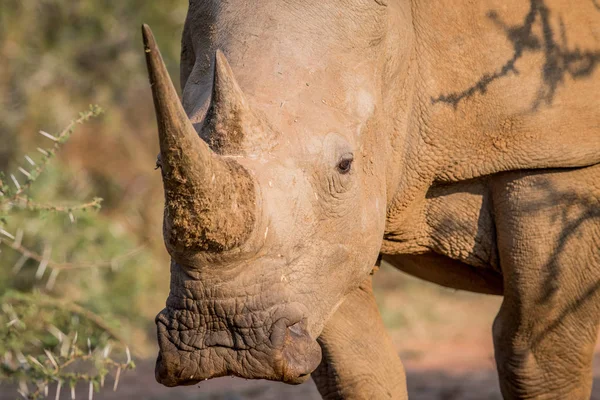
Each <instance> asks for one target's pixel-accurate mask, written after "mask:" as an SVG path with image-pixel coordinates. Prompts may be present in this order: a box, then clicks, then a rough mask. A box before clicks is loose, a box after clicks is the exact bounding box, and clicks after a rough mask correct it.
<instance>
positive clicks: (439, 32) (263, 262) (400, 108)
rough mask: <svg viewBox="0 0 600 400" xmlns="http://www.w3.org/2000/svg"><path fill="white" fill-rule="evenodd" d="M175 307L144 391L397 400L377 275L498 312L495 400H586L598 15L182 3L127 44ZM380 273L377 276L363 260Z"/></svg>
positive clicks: (592, 295) (287, 1) (480, 7)
mask: <svg viewBox="0 0 600 400" xmlns="http://www.w3.org/2000/svg"><path fill="white" fill-rule="evenodd" d="M143 34H144V40H145V45H146V54H147V60H148V68H149V73H150V81H151V84H152V90H153V94H154V101H155V106H156V112H157V119H158V127H159V137H160V150H161V155H160V158H159V166H161V167H162V177H163V183H164V188H165V201H166V203H165V215H164V236H165V243H166V246H167V249H168V251H169V253H170V255H171V257H172V264H171V293H170V295H169V298H168V300H167V305H166V308H165V309H164V310H163V311H162V312H161V313H160V314H159V315H158V316H157V319H156V323H157V326H158V340H159V344H160V353H159V357H158V361H157V366H156V376H157V379H158V381H159V382H161V383H163V384H165V385H168V386H175V385H185V384H194V383H196V382H198V381H201V380H204V379H208V378H212V377H217V376H223V375H236V376H241V377H245V378H264V379H271V380H280V381H284V382H288V383H299V382H303V381H305V380H306V379H308V378H309V377H310V376H311V374H312V376H313V378H314V379H315V381H316V383H317V386H318V388H319V390H320V392H321V393H322V395H323V396H324V397H325V398H331V399H338V398H344V399H359V398H360V399H384V398H395V399H405V398H406V397H407V395H406V385H405V376H404V371H403V367H402V365H401V363H400V360H399V359H398V358H397V356H396V354H395V351H394V348H393V346H392V344H391V342H390V340H389V338H388V337H387V336H386V333H385V330H384V327H383V324H382V321H381V318H380V316H379V313H378V311H377V307H376V305H375V302H374V299H373V294H372V289H371V280H370V275H371V274H372V273H373V272H374V270H376V265H377V263H378V260H380V259H381V257H383V259H385V260H387V261H389V262H390V263H392V264H393V265H394V266H396V267H398V268H399V269H401V270H403V271H406V272H408V273H410V274H413V275H415V276H418V277H421V278H423V279H426V280H429V281H432V282H436V283H438V284H441V285H445V286H449V287H452V288H456V289H462V290H470V291H476V292H481V293H489V294H499V295H503V296H504V301H503V304H502V307H501V309H500V312H499V314H498V316H497V318H496V321H495V323H494V329H493V334H494V343H495V350H496V360H497V365H498V372H499V374H500V382H501V390H502V393H503V395H504V397H505V398H507V399H572V400H579V399H581V400H582V399H587V398H589V396H590V390H591V364H592V354H593V348H594V344H595V341H596V335H597V330H598V323H599V317H600V292H599V288H600V251H599V244H600V222H599V221H598V217H599V216H600V208H599V207H598V202H599V201H600V166H594V165H595V164H597V163H599V162H600V99H599V96H600V72H599V70H600V68H598V64H599V63H600V50H599V49H600V6H599V5H598V3H596V2H595V1H593V0H579V1H566V0H530V1H525V0H508V1H500V0H482V1H461V2H459V1H451V0H437V1H433V0H411V1H409V0H339V1H330V0H280V1H274V0H262V1H242V0H229V1H218V0H191V1H190V8H189V13H188V16H187V20H186V23H185V28H184V33H183V41H182V57H181V84H182V89H183V100H182V102H180V100H179V98H178V96H177V94H176V91H175V89H174V87H173V85H172V83H171V80H170V78H169V76H168V74H167V72H166V69H165V67H164V64H163V62H162V59H161V57H160V53H159V51H158V49H157V47H156V43H155V41H154V38H153V37H152V34H151V32H150V30H149V28H148V27H147V26H145V27H144V28H143ZM380 256H381V257H380Z"/></svg>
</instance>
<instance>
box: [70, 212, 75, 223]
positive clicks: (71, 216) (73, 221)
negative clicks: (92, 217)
mask: <svg viewBox="0 0 600 400" xmlns="http://www.w3.org/2000/svg"><path fill="white" fill-rule="evenodd" d="M69 219H70V220H71V223H72V224H74V223H75V217H74V216H73V213H72V212H70V213H69Z"/></svg>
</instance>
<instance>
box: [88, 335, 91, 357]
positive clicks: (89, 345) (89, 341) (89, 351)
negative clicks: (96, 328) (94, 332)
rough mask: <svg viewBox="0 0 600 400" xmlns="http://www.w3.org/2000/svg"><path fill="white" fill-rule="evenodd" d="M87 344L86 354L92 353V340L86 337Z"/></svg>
mask: <svg viewBox="0 0 600 400" xmlns="http://www.w3.org/2000/svg"><path fill="white" fill-rule="evenodd" d="M87 346H88V355H90V356H91V355H92V341H91V340H90V338H89V337H88V338H87Z"/></svg>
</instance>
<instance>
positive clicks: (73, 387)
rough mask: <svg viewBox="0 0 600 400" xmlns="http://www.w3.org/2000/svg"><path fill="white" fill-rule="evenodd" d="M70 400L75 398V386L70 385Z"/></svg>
mask: <svg viewBox="0 0 600 400" xmlns="http://www.w3.org/2000/svg"><path fill="white" fill-rule="evenodd" d="M71 400H75V386H71Z"/></svg>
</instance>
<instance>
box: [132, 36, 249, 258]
mask: <svg viewBox="0 0 600 400" xmlns="http://www.w3.org/2000/svg"><path fill="white" fill-rule="evenodd" d="M142 35H143V38H144V46H145V52H146V63H147V66H148V75H149V78H150V85H151V87H152V95H153V97H154V107H155V109H156V120H157V123H158V136H159V142H160V153H161V156H160V159H161V160H160V166H161V169H162V177H163V185H164V190H165V217H164V235H165V243H166V245H167V249H168V250H169V252H170V253H171V256H173V257H174V258H175V259H176V260H178V261H183V260H185V259H189V258H193V256H194V255H195V254H197V253H198V252H200V251H208V252H221V251H226V250H231V249H233V248H235V247H238V246H241V245H242V244H243V243H244V242H245V241H246V240H247V239H248V237H249V236H250V233H251V232H252V230H253V227H254V224H255V219H256V207H257V205H256V203H257V202H256V190H255V187H254V181H253V179H252V178H251V176H250V175H249V174H248V172H247V171H246V170H245V169H244V168H243V167H242V166H241V165H239V164H238V163H237V162H235V161H233V160H226V159H223V158H222V157H221V156H219V155H217V154H215V153H214V152H213V151H212V150H211V149H210V148H209V147H208V145H207V144H206V143H205V142H204V141H203V140H202V139H201V138H200V137H199V136H198V134H197V132H196V130H195V129H194V127H193V125H192V123H191V121H190V120H189V118H188V116H187V114H186V112H185V110H184V109H183V106H182V104H181V102H180V100H179V97H178V95H177V92H176V91H175V87H174V86H173V82H172V81H171V78H170V77H169V74H168V72H167V69H166V67H165V64H164V62H163V59H162V56H161V54H160V51H159V50H158V46H157V45H156V41H155V40H154V36H153V34H152V31H151V30H150V28H149V27H148V26H147V25H143V26H142Z"/></svg>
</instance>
